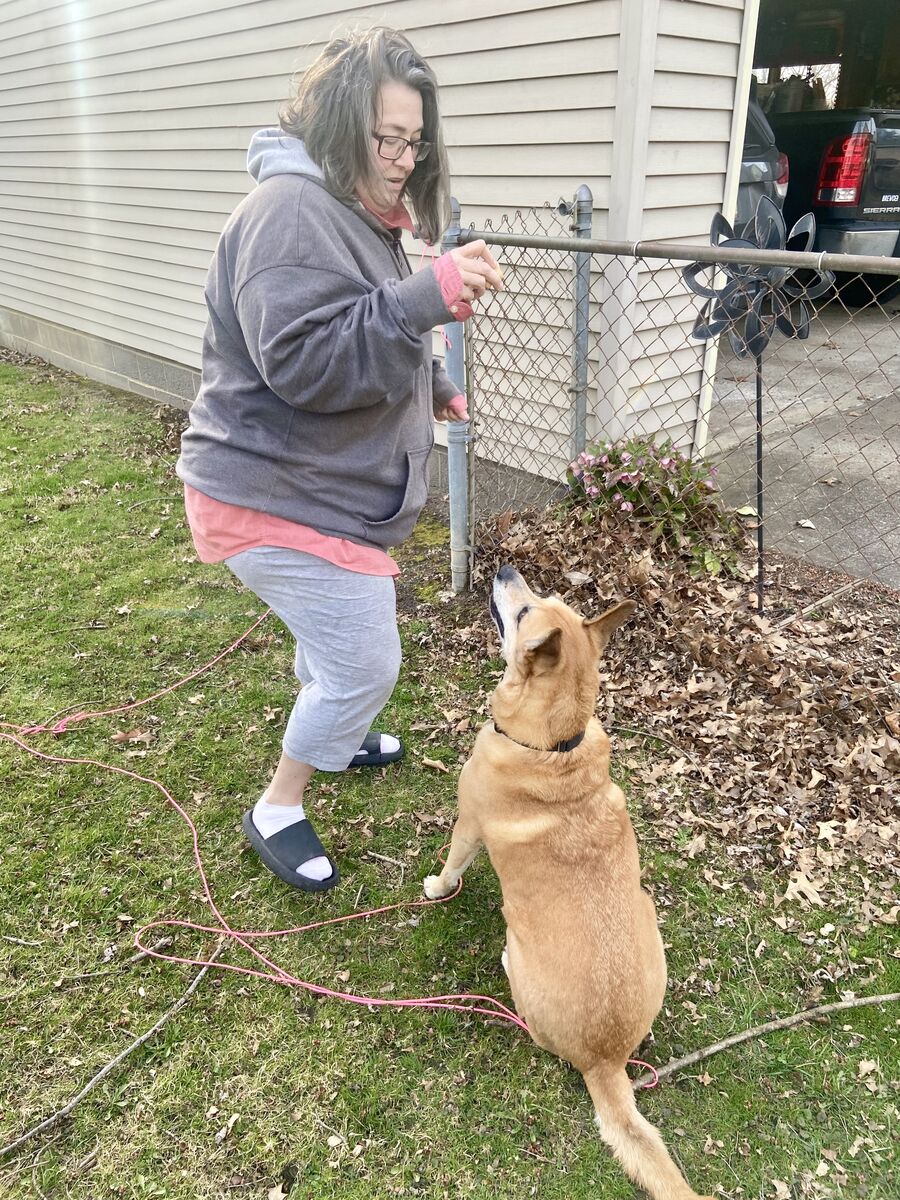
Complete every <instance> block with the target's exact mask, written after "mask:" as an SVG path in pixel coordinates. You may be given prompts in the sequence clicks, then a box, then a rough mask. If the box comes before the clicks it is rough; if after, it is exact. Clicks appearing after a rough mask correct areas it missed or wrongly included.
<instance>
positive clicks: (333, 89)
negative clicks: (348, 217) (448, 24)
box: [279, 28, 450, 244]
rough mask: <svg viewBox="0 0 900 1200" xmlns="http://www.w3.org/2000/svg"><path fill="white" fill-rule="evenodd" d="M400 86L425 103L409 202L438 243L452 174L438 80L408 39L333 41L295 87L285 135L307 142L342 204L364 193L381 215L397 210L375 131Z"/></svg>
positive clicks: (383, 34) (422, 228)
mask: <svg viewBox="0 0 900 1200" xmlns="http://www.w3.org/2000/svg"><path fill="white" fill-rule="evenodd" d="M391 80H395V81H397V82H398V83H405V84H406V85H407V86H408V87H411V88H413V89H415V91H417V92H418V93H419V95H420V96H421V97H422V140H423V141H425V142H430V143H431V152H430V153H429V155H428V157H427V158H424V159H423V160H422V161H421V162H417V163H416V165H415V168H414V169H413V172H412V174H411V175H410V177H409V180H408V182H407V185H406V190H405V193H404V195H405V196H406V197H408V198H409V199H410V200H411V201H412V206H413V210H414V213H415V220H416V225H417V228H418V232H419V235H420V236H421V237H423V238H424V239H425V241H427V242H431V243H432V244H435V243H437V242H438V241H439V240H440V237H441V234H442V233H443V231H444V230H445V229H446V227H447V224H448V222H449V219H450V170H449V166H448V163H447V151H446V148H445V146H444V138H443V134H442V133H441V119H440V113H439V111H438V84H437V79H436V78H435V74H434V72H433V71H432V69H431V67H429V66H428V64H427V63H426V62H425V60H424V59H423V58H422V57H421V56H420V55H419V54H417V53H416V51H415V50H414V49H413V47H412V45H411V44H410V42H409V39H408V38H407V37H406V36H405V34H402V33H400V32H399V31H398V30H396V29H386V28H375V29H368V30H366V31H365V32H354V33H348V34H345V35H343V36H340V37H336V38H333V39H332V41H330V42H329V43H328V45H327V46H326V47H325V49H324V50H323V51H322V52H321V54H320V55H319V56H318V58H317V59H316V60H315V62H313V63H312V65H311V66H309V67H308V68H307V69H306V70H305V71H303V72H302V74H300V75H299V76H298V77H297V78H296V80H295V83H294V86H293V90H292V95H291V98H290V99H289V100H288V101H287V102H286V103H285V104H284V105H283V106H282V109H281V112H280V113H279V117H280V122H281V128H282V129H283V130H284V132H285V133H289V134H292V135H293V136H294V137H298V138H302V140H303V141H304V143H305V145H306V149H307V151H308V152H309V155H310V157H311V158H312V160H313V161H314V162H315V163H317V164H318V165H319V166H320V167H321V168H322V171H323V172H324V175H325V182H326V184H327V185H328V188H329V190H330V191H332V192H333V193H334V194H335V195H336V196H339V197H340V198H341V199H342V200H344V201H345V202H348V203H349V202H350V201H352V200H353V199H355V198H356V193H357V189H358V188H362V189H363V190H364V191H365V193H366V195H367V196H368V197H370V198H371V200H372V201H373V202H374V204H375V205H376V206H377V207H378V208H383V210H384V211H388V210H389V209H390V208H392V207H393V205H394V203H395V199H394V196H393V195H392V194H391V193H390V191H389V190H388V188H387V186H386V184H385V181H384V176H383V175H382V174H381V172H380V171H379V169H378V164H377V161H376V157H375V149H374V147H373V144H372V130H373V129H374V128H375V121H376V120H377V119H378V113H377V104H378V97H379V93H380V90H381V87H382V85H383V84H385V83H387V82H389V81H391Z"/></svg>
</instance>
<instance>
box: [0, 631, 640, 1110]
mask: <svg viewBox="0 0 900 1200" xmlns="http://www.w3.org/2000/svg"><path fill="white" fill-rule="evenodd" d="M270 611H271V610H270V609H267V610H266V612H264V613H263V615H262V616H261V617H260V618H259V619H258V620H257V621H255V622H254V623H253V624H252V625H251V626H250V628H249V629H247V630H246V632H244V633H242V634H241V636H240V637H239V638H238V639H237V640H236V641H234V642H232V644H231V645H230V646H229V647H228V648H227V649H226V650H223V651H222V652H221V653H220V654H217V655H216V656H215V658H213V659H211V660H210V661H209V662H208V663H206V664H205V666H202V667H198V668H197V670H196V671H192V672H191V673H190V675H187V676H185V677H184V679H180V680H179V681H178V682H177V683H174V684H172V685H171V686H169V687H167V688H163V689H162V690H161V691H158V692H154V694H153V695H152V696H147V697H145V698H144V699H143V700H136V701H135V702H134V703H132V704H124V705H120V706H118V707H116V708H106V709H102V710H98V711H96V712H76V713H73V714H71V715H70V716H68V717H62V718H61V719H60V718H59V713H55V714H54V717H53V718H50V720H49V721H48V722H47V723H45V724H41V725H25V726H22V725H13V724H11V723H10V722H8V721H0V727H2V728H3V729H8V730H14V731H15V732H14V733H0V738H3V739H5V740H6V741H9V742H12V743H13V744H14V745H15V746H18V747H19V748H20V749H21V750H24V751H25V752H26V753H28V754H31V755H32V756H33V757H35V758H39V759H42V760H43V761H45V762H54V763H65V764H84V765H88V766H94V767H100V768H101V769H102V770H104V771H112V772H113V773H114V774H116V775H124V776H126V777H127V778H129V779H135V780H137V781H138V782H139V783H146V784H149V785H150V786H151V787H154V788H156V789H157V790H158V791H160V792H161V793H162V795H163V796H164V797H165V799H166V801H167V802H168V803H169V804H170V805H171V806H172V808H174V810H175V811H176V812H177V813H178V815H179V816H180V817H181V819H182V820H183V821H184V822H185V824H186V825H187V827H188V829H189V830H190V831H191V840H192V844H193V851H194V863H195V865H196V867H197V872H198V874H199V876H200V880H201V883H202V887H203V896H204V898H205V900H206V903H207V904H208V905H209V907H210V910H211V911H212V912H213V914H214V915H215V917H216V919H217V920H218V922H219V924H218V926H210V925H200V924H198V923H196V922H194V921H184V920H180V919H176V918H171V919H161V920H158V921H151V922H150V923H149V924H148V925H145V926H143V928H141V929H139V930H138V931H137V933H136V934H135V939H134V943H135V945H136V946H137V947H138V948H139V949H140V950H143V952H144V953H145V954H148V955H150V956H151V957H153V958H159V959H163V960H164V961H166V962H178V963H185V964H187V965H189V966H212V967H214V968H216V969H217V970H221V971H235V972H236V973H237V974H239V975H251V976H253V977H255V978H257V979H266V980H269V981H270V982H272V983H280V984H286V985H288V986H291V987H300V988H304V989H305V990H306V991H308V992H312V993H314V994H315V995H319V996H331V997H332V998H333V999H337V1000H347V1001H349V1002H350V1003H351V1004H363V1005H366V1006H367V1007H370V1006H371V1007H381V1008H443V1009H450V1010H452V1011H455V1012H473V1013H480V1014H482V1015H483V1016H485V1017H492V1018H494V1019H499V1020H502V1021H508V1022H509V1023H510V1024H512V1025H517V1026H518V1027H519V1028H520V1029H522V1030H524V1031H525V1032H526V1033H528V1026H527V1025H526V1024H525V1022H524V1021H523V1020H522V1018H521V1017H520V1016H518V1015H517V1014H516V1013H515V1012H513V1011H512V1009H510V1008H508V1007H507V1006H506V1005H505V1004H503V1003H502V1002H501V1001H500V1000H497V999H495V998H494V997H493V996H481V995H477V994H473V993H459V994H451V995H446V996H424V997H411V998H408V999H385V998H384V997H380V996H357V995H354V994H353V993H352V992H338V991H335V990H333V989H332V988H327V987H322V986H320V985H319V984H315V983H309V982H307V981H306V980H303V979H298V978H297V976H295V975H292V974H291V973H290V972H288V971H285V970H284V969H283V968H282V967H280V966H279V965H278V963H276V962H274V961H273V960H272V959H271V958H269V957H267V956H266V955H265V954H264V953H263V952H262V951H260V950H258V949H256V947H255V946H253V945H252V943H253V942H254V941H256V940H260V939H263V938H278V937H287V936H289V935H291V934H297V933H308V932H309V931H310V930H313V929H320V928H322V927H323V926H325V925H338V924H341V923H343V922H345V921H357V920H364V919H367V918H369V917H373V916H377V915H379V914H381V913H387V912H392V911H393V910H395V909H400V908H424V907H430V906H431V905H434V904H445V903H446V902H447V901H448V900H452V899H454V898H455V897H456V896H458V895H459V893H460V892H461V891H462V880H460V883H459V887H457V889H456V891H455V892H453V893H451V895H449V896H445V897H443V899H441V900H406V901H401V902H400V903H397V904H387V905H384V906H383V907H381V908H373V909H368V910H366V911H363V912H356V913H349V914H348V915H346V916H343V917H330V918H328V919H327V920H324V921H313V922H311V923H310V924H308V925H298V926H294V927H293V928H291V929H277V930H236V929H233V928H232V927H231V926H230V925H229V924H228V921H227V920H226V919H225V917H224V916H223V914H222V913H221V911H220V910H219V908H218V906H217V905H216V903H215V901H214V899H213V895H212V890H211V888H210V886H209V881H208V879H207V877H206V871H205V870H204V867H203V860H202V858H201V855H200V843H199V838H198V834H197V828H196V826H195V825H194V822H193V821H192V820H191V818H190V817H189V816H188V814H187V813H186V812H185V810H184V809H183V808H182V807H181V805H180V804H179V803H178V801H177V800H176V799H175V797H174V796H173V795H172V794H171V792H169V791H168V789H167V788H166V787H164V786H163V784H162V783H160V782H159V781H158V780H156V779H150V778H148V777H147V776H146V775H139V774H137V772H135V771H129V770H127V769H126V768H124V767H116V766H112V765H110V764H109V763H102V762H99V761H98V760H97V759H93V758H65V757H62V756H60V755H55V754H44V753H42V752H41V751H39V750H35V749H33V748H32V747H31V746H29V745H27V744H26V743H25V742H24V741H22V740H21V739H22V738H23V737H29V736H31V735H33V734H36V733H53V734H56V735H60V734H62V733H65V732H66V731H67V727H68V726H69V725H70V724H74V723H76V722H80V721H87V720H89V719H91V718H93V717H105V716H111V715H113V714H115V713H123V712H129V711H131V710H132V709H135V708H140V707H141V706H142V705H145V704H149V703H150V702H151V701H152V700H157V699H159V697H160V696H165V695H166V694H167V693H169V692H174V691H175V690H176V689H177V688H179V687H182V686H183V685H184V684H186V683H189V682H190V681H191V680H192V679H196V678H197V676H198V675H202V674H203V673H204V672H205V671H208V670H209V669H210V668H211V667H213V666H214V665H215V664H216V663H217V662H219V661H220V660H221V659H223V658H224V657H225V656H226V655H227V654H230V653H231V652H232V651H233V650H235V649H236V648H237V647H238V646H239V645H240V644H241V642H242V641H244V639H245V638H247V637H248V636H249V635H250V634H251V633H252V632H253V630H254V629H256V628H257V626H259V625H260V624H261V623H262V622H263V621H264V620H265V619H266V617H268V615H269V613H270ZM61 711H65V710H61ZM54 718H58V719H56V720H54ZM16 734H19V735H20V736H19V737H17V736H15V735H16ZM445 848H446V847H442V850H443V849H445ZM439 853H440V852H439ZM164 927H174V928H180V929H192V930H196V931H198V932H201V933H210V934H214V935H218V936H220V937H222V936H224V937H226V938H228V939H229V940H231V941H234V942H237V943H238V945H240V946H243V947H244V949H245V950H247V951H249V953H250V954H251V955H253V957H254V958H256V959H257V960H258V961H259V962H260V963H261V964H262V965H263V966H265V967H267V968H269V969H268V970H265V971H262V970H256V969H254V968H251V967H241V966H237V965H235V964H232V963H226V962H221V961H219V960H218V959H216V960H215V961H213V962H209V960H207V959H202V958H184V957H181V956H179V955H175V954H163V953H161V952H160V951H158V950H153V949H151V948H150V947H149V946H146V945H145V944H144V942H143V941H142V940H141V939H142V938H143V937H144V936H146V934H147V933H149V931H150V930H151V929H161V928H164ZM486 1005H490V1006H491V1007H485V1006H486ZM630 1061H631V1062H632V1063H633V1064H634V1065H636V1066H641V1067H645V1068H646V1069H647V1070H648V1071H649V1072H650V1073H651V1074H652V1075H653V1081H652V1082H651V1083H648V1084H645V1085H644V1086H645V1087H650V1088H652V1087H655V1086H656V1083H657V1079H658V1076H657V1072H656V1070H655V1069H654V1068H653V1067H652V1066H651V1065H650V1064H649V1063H645V1062H642V1061H641V1060H640V1059H631V1060H630Z"/></svg>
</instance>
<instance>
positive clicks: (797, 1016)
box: [631, 992, 900, 1090]
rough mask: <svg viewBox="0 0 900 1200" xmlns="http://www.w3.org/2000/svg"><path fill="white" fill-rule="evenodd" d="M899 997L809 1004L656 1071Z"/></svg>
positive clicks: (639, 1082)
mask: <svg viewBox="0 0 900 1200" xmlns="http://www.w3.org/2000/svg"><path fill="white" fill-rule="evenodd" d="M898 1000H900V992H888V993H887V994H886V995H883V996H858V997H857V998H856V999H855V1000H839V1001H837V1002H836V1003H834V1004H820V1005H819V1006H818V1007H817V1008H805V1009H804V1010H803V1012H798V1013H794V1015H793V1016H792V1017H779V1018H778V1020H777V1021H768V1022H767V1023H766V1024H765V1025H757V1026H756V1028H755V1029H745V1030H744V1032H743V1033H735V1034H733V1035H732V1036H731V1037H727V1038H724V1039H723V1040H722V1041H721V1042H714V1043H713V1045H711V1046H707V1047H706V1048H705V1049H704V1050H695V1051H694V1053H693V1054H688V1055H687V1056H686V1057H685V1058H679V1059H676V1061H675V1062H670V1063H666V1065H665V1066H664V1067H660V1069H659V1070H658V1071H657V1073H656V1074H657V1077H658V1078H659V1079H665V1078H667V1077H668V1076H669V1075H674V1074H675V1072H676V1071H682V1070H684V1068H685V1067H692V1066H693V1065H694V1063H698V1062H702V1061H703V1060H704V1058H710V1057H712V1055H713V1054H718V1053H719V1051H720V1050H728V1049H729V1048H730V1047H731V1046H738V1045H740V1043H741V1042H749V1041H750V1040H751V1039H752V1038H758V1037H762V1036H763V1035H764V1034H767V1033H774V1032H775V1030H777V1029H790V1028H791V1026H792V1025H799V1024H800V1023H801V1022H802V1021H814V1020H816V1018H817V1017H824V1016H827V1015H828V1014H829V1013H835V1012H844V1011H845V1010H846V1009H848V1008H863V1007H864V1006H865V1005H868V1004H893V1003H896V1002H897V1001H898ZM652 1082H653V1076H652V1075H648V1074H644V1075H639V1076H638V1078H637V1079H635V1080H633V1081H632V1084H631V1086H632V1087H633V1088H634V1089H635V1090H637V1089H638V1088H643V1087H647V1085H648V1084H651V1083H652Z"/></svg>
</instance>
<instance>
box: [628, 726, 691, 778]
mask: <svg viewBox="0 0 900 1200" xmlns="http://www.w3.org/2000/svg"><path fill="white" fill-rule="evenodd" d="M609 732H610V733H631V734H634V736H635V737H642V738H655V739H656V741H658V742H662V744H663V745H664V746H668V747H669V748H670V749H671V750H674V751H675V753H676V754H677V755H679V756H680V757H682V758H686V759H688V761H689V762H692V763H693V764H694V766H695V767H696V768H697V770H698V771H699V770H700V764H699V762H698V761H697V759H696V758H694V756H693V754H691V752H690V751H689V750H683V749H682V748H681V746H676V745H675V743H674V742H670V741H669V739H668V738H664V737H663V736H662V734H659V733H654V732H653V731H652V730H650V729H626V728H625V726H624V725H610V727H609Z"/></svg>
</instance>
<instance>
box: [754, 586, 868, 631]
mask: <svg viewBox="0 0 900 1200" xmlns="http://www.w3.org/2000/svg"><path fill="white" fill-rule="evenodd" d="M861 582H862V580H860V579H853V580H851V581H850V583H845V584H844V586H843V587H840V588H837V589H836V590H835V591H833V592H829V593H828V595H827V596H823V597H822V598H821V600H814V601H813V602H812V604H807V606H806V608H801V609H800V611H799V612H798V613H792V614H791V615H790V616H789V617H785V619H784V620H783V621H779V622H778V624H777V625H773V626H772V628H771V629H770V630H769V633H779V632H780V631H781V630H782V629H787V627H788V625H793V623H794V622H795V621H800V620H802V619H803V617H808V616H809V614H810V613H811V612H815V611H816V609H817V608H828V607H830V605H832V604H834V602H835V600H837V599H838V597H839V596H843V595H846V593H847V592H851V591H853V589H854V588H855V587H856V585H857V584H858V583H861Z"/></svg>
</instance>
